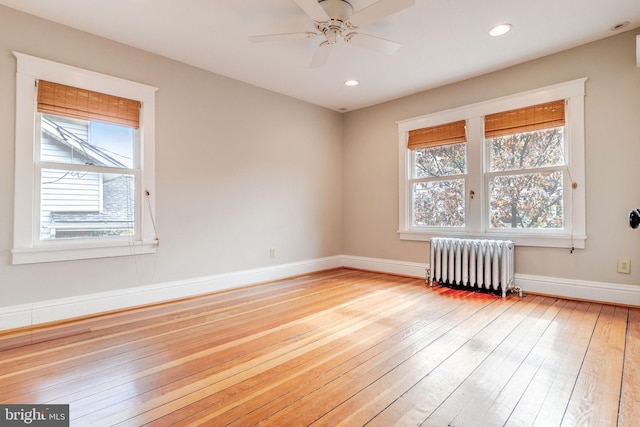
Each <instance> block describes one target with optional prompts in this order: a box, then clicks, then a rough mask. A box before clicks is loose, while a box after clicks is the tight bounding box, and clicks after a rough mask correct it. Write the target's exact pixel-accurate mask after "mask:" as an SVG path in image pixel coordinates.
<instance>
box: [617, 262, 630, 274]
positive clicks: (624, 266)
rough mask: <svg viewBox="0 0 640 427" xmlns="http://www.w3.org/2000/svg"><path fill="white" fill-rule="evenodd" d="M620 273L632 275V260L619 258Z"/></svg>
mask: <svg viewBox="0 0 640 427" xmlns="http://www.w3.org/2000/svg"><path fill="white" fill-rule="evenodd" d="M618 273H623V274H630V273H631V260H629V259H623V258H618Z"/></svg>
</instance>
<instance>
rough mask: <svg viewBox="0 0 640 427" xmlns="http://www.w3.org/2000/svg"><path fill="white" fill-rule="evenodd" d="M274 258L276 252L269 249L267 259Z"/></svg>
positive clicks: (273, 249)
mask: <svg viewBox="0 0 640 427" xmlns="http://www.w3.org/2000/svg"><path fill="white" fill-rule="evenodd" d="M275 257H276V250H275V248H270V249H269V258H275Z"/></svg>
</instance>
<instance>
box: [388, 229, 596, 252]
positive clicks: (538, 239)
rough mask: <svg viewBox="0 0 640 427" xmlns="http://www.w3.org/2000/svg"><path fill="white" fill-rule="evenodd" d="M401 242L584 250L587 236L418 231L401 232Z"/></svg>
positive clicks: (399, 232)
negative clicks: (507, 243)
mask: <svg viewBox="0 0 640 427" xmlns="http://www.w3.org/2000/svg"><path fill="white" fill-rule="evenodd" d="M398 234H399V236H400V240H418V241H424V242H428V241H430V240H431V238H432V237H456V238H460V239H488V240H492V239H493V240H511V241H512V242H514V244H515V245H516V246H533V247H544V248H567V249H570V248H574V249H584V247H585V242H586V240H587V236H573V237H572V236H570V235H557V234H556V235H546V236H544V235H535V236H533V235H526V234H523V233H521V234H518V233H485V234H482V233H467V232H464V231H447V230H443V231H417V230H399V231H398Z"/></svg>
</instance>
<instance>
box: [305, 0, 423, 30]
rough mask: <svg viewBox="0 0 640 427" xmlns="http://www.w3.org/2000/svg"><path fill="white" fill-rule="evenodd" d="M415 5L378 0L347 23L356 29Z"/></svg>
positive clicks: (401, 0)
mask: <svg viewBox="0 0 640 427" xmlns="http://www.w3.org/2000/svg"><path fill="white" fill-rule="evenodd" d="M296 1H298V0H296ZM415 4H416V0H380V1H378V2H377V3H374V4H372V5H371V6H369V7H365V8H364V9H362V10H359V11H357V12H356V13H354V14H353V15H352V16H351V18H349V22H350V23H351V24H352V25H354V26H356V27H360V26H362V25H367V24H369V23H371V22H375V21H377V20H379V19H382V18H384V17H386V16H389V15H393V14H394V13H396V12H400V11H401V10H404V9H406V8H408V7H411V6H414V5H415Z"/></svg>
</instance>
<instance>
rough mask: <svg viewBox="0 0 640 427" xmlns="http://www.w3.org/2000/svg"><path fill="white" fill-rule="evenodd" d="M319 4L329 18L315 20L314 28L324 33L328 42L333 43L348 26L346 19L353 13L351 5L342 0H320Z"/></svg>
mask: <svg viewBox="0 0 640 427" xmlns="http://www.w3.org/2000/svg"><path fill="white" fill-rule="evenodd" d="M319 4H320V6H322V8H323V9H324V11H325V12H326V13H327V15H328V16H329V18H330V20H329V21H327V22H316V28H317V29H318V30H319V31H321V32H322V33H324V35H325V37H326V39H327V42H329V44H334V43H336V42H337V41H338V39H339V38H340V37H342V32H343V31H344V30H345V29H347V28H350V26H349V25H348V22H347V21H348V20H349V18H350V17H351V15H353V6H351V4H350V3H348V2H346V1H344V0H322V1H320V2H319Z"/></svg>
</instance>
